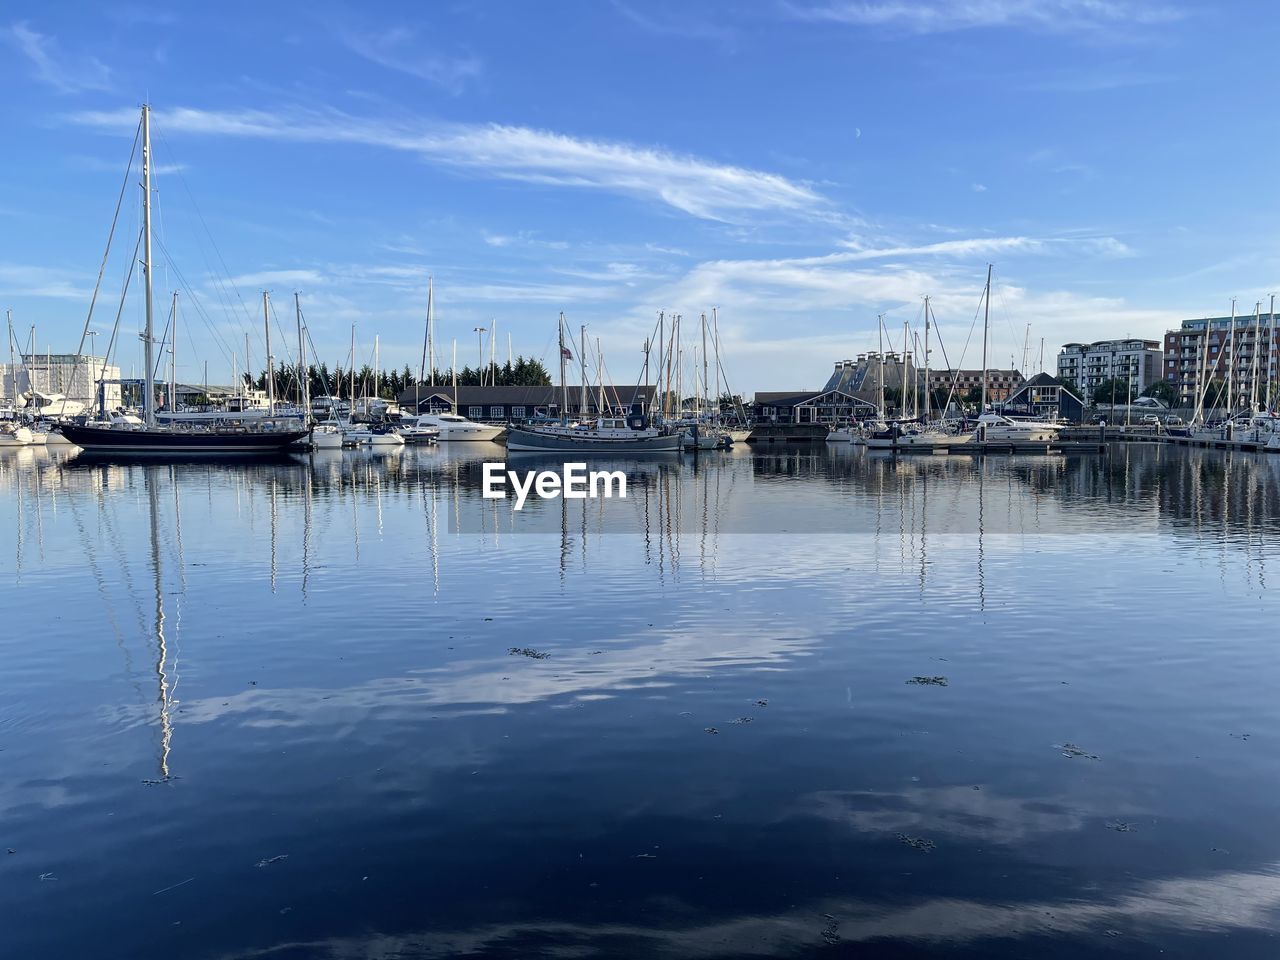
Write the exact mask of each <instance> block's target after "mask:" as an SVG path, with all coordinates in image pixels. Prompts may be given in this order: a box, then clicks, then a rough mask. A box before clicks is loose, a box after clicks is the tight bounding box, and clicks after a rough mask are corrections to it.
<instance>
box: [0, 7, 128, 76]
mask: <svg viewBox="0 0 1280 960" xmlns="http://www.w3.org/2000/svg"><path fill="white" fill-rule="evenodd" d="M0 38H3V39H5V40H7V41H8V42H9V43H10V44H11V45H13V46H14V47H16V48H17V49H18V51H19V52H20V53H21V54H22V55H23V56H24V57H26V58H27V60H28V61H29V62H30V63H31V65H32V66H33V67H35V76H36V79H37V80H39V81H40V82H41V83H46V84H48V85H49V86H51V87H53V88H54V89H56V90H58V91H60V92H61V93H81V92H82V91H85V90H109V89H110V88H111V71H110V69H108V68H107V66H106V64H104V63H103V62H102V61H101V60H99V59H97V58H96V57H85V56H81V57H75V58H70V57H67V58H64V57H62V56H61V55H60V51H59V49H58V41H57V40H56V39H55V38H54V37H50V36H46V35H45V34H42V33H38V32H37V31H35V30H32V29H31V27H30V26H28V24H27V22H26V21H25V20H19V21H18V22H16V23H14V24H12V25H11V26H9V27H8V28H7V29H5V30H3V31H0Z"/></svg>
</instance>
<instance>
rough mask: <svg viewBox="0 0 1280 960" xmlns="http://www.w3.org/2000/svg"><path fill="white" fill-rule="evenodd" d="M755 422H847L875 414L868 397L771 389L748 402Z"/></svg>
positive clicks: (825, 423)
mask: <svg viewBox="0 0 1280 960" xmlns="http://www.w3.org/2000/svg"><path fill="white" fill-rule="evenodd" d="M751 409H752V417H753V419H754V420H755V422H756V423H814V424H823V425H825V426H836V425H840V424H846V423H848V422H849V421H850V420H864V419H866V418H867V417H871V416H875V414H876V410H877V407H876V405H875V404H874V403H872V402H871V401H869V400H864V399H862V398H861V397H858V396H854V395H853V394H852V393H845V392H844V391H843V390H827V389H822V390H809V391H804V390H770V391H766V392H757V393H756V394H755V397H754V398H753V400H752V404H751Z"/></svg>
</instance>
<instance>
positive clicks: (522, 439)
mask: <svg viewBox="0 0 1280 960" xmlns="http://www.w3.org/2000/svg"><path fill="white" fill-rule="evenodd" d="M683 437H684V434H681V433H662V432H661V431H660V430H658V429H657V428H656V427H638V428H637V427H632V426H631V425H630V424H628V423H627V421H626V419H625V418H622V417H601V418H599V419H597V420H591V421H587V422H585V423H577V424H549V425H546V426H537V427H534V426H523V427H512V428H511V430H510V432H509V433H508V434H507V449H508V450H541V451H547V452H561V451H563V452H566V453H568V452H573V453H604V452H609V453H613V452H623V451H631V452H646V453H650V452H662V451H668V450H671V451H674V450H679V449H680V445H681V441H682V439H683Z"/></svg>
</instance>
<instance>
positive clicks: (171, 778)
mask: <svg viewBox="0 0 1280 960" xmlns="http://www.w3.org/2000/svg"><path fill="white" fill-rule="evenodd" d="M181 779H182V778H181V777H174V776H164V777H160V778H158V779H156V780H143V781H142V782H143V783H145V784H146V785H147V786H149V787H154V786H155V785H156V784H160V783H172V782H173V781H174V780H181Z"/></svg>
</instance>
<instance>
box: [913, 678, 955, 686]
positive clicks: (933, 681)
mask: <svg viewBox="0 0 1280 960" xmlns="http://www.w3.org/2000/svg"><path fill="white" fill-rule="evenodd" d="M907 683H914V684H916V685H917V686H920V687H945V686H946V685H947V678H946V677H912V678H911V679H910V680H908V681H907Z"/></svg>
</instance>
